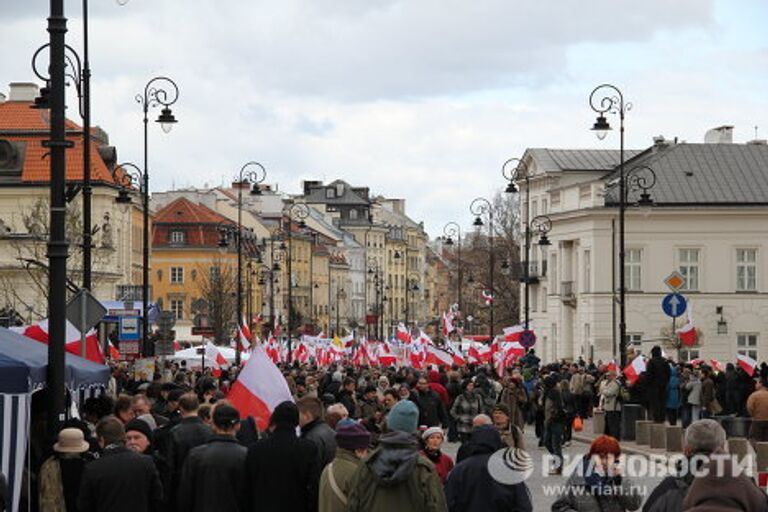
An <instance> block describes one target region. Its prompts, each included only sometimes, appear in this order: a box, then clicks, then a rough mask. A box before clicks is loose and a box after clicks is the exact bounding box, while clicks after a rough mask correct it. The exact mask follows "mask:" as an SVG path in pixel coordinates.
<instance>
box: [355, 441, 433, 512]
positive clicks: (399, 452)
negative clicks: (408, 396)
mask: <svg viewBox="0 0 768 512" xmlns="http://www.w3.org/2000/svg"><path fill="white" fill-rule="evenodd" d="M418 449H419V448H418V442H417V441H416V438H415V437H414V436H413V435H410V434H406V433H404V432H388V433H386V434H384V435H383V436H381V441H380V445H379V447H378V448H377V449H376V450H374V451H373V452H371V453H370V454H369V455H368V456H367V457H366V458H365V459H363V463H362V464H361V465H360V468H359V469H358V471H357V472H356V473H355V476H354V478H353V481H352V491H351V492H350V495H349V508H348V509H347V510H349V512H404V511H408V512H445V511H446V510H447V505H446V503H445V494H444V493H443V485H442V483H441V482H440V477H439V476H438V474H437V471H435V468H434V466H433V465H432V463H431V462H429V461H428V460H427V459H425V458H424V457H421V456H419V452H418Z"/></svg>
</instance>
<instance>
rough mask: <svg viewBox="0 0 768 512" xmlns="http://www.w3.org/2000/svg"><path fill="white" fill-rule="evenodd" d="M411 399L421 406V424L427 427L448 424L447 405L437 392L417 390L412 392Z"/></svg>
mask: <svg viewBox="0 0 768 512" xmlns="http://www.w3.org/2000/svg"><path fill="white" fill-rule="evenodd" d="M411 401H412V402H413V403H415V404H416V406H417V407H418V408H419V426H422V425H426V426H427V427H437V426H447V425H448V415H447V414H446V413H445V406H443V401H442V400H441V399H440V397H439V396H438V394H437V393H435V392H434V391H432V390H431V389H428V390H427V391H424V392H422V391H415V392H414V393H411Z"/></svg>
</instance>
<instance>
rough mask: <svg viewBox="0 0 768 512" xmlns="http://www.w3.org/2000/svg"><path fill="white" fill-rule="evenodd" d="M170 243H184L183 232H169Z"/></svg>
mask: <svg viewBox="0 0 768 512" xmlns="http://www.w3.org/2000/svg"><path fill="white" fill-rule="evenodd" d="M171 243H172V244H183V243H184V232H183V231H171Z"/></svg>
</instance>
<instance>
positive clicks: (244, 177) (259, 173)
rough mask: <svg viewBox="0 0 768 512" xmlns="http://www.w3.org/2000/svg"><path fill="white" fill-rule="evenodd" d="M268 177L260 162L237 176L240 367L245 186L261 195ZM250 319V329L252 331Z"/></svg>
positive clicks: (236, 238) (237, 360)
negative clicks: (262, 187) (261, 186)
mask: <svg viewBox="0 0 768 512" xmlns="http://www.w3.org/2000/svg"><path fill="white" fill-rule="evenodd" d="M266 177H267V170H266V169H264V166H263V165H261V164H260V163H259V162H254V161H250V162H248V163H246V164H245V165H243V166H242V167H241V168H240V173H239V174H238V176H237V178H238V179H237V231H236V232H235V242H236V244H237V325H238V329H237V336H238V340H237V344H236V345H235V366H240V350H239V347H240V339H239V338H240V333H241V332H242V326H241V322H242V321H243V241H242V238H243V185H244V184H248V185H251V195H254V196H258V195H261V188H259V184H260V183H261V182H263V181H264V180H265V179H266ZM250 323H251V320H250V317H249V318H248V324H249V325H248V328H249V330H250Z"/></svg>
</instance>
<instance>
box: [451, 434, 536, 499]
mask: <svg viewBox="0 0 768 512" xmlns="http://www.w3.org/2000/svg"><path fill="white" fill-rule="evenodd" d="M502 448H504V443H503V442H502V441H501V436H499V432H498V431H497V430H496V428H495V427H494V426H492V425H484V426H480V427H477V428H476V429H475V430H474V431H473V432H472V441H471V446H470V449H469V452H468V453H467V455H468V456H467V458H466V459H465V460H462V461H461V462H460V463H458V464H457V465H456V466H455V467H454V468H453V469H452V470H451V472H450V473H449V474H448V480H447V481H446V482H445V498H446V501H447V502H448V510H449V511H450V512H472V511H474V510H484V511H486V510H487V511H489V512H494V511H498V512H502V511H506V510H515V511H519V512H529V511H532V510H533V506H532V505H531V496H530V494H529V492H528V487H527V486H526V485H525V483H523V477H522V475H520V476H519V478H514V476H515V475H513V474H512V473H513V471H514V470H513V469H511V468H510V467H508V466H506V465H505V464H504V463H503V462H502V463H501V464H499V463H498V462H500V461H496V460H494V461H490V459H491V456H494V457H495V458H499V456H500V454H503V453H504V452H503V451H502V452H499V451H500V450H502ZM496 452H499V455H494V453H496ZM491 469H493V470H494V473H491V472H490V470H491ZM497 473H498V474H497ZM506 473H510V474H509V475H507V474H506ZM508 478H509V479H510V480H507V479H508ZM512 481H514V483H512Z"/></svg>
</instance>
